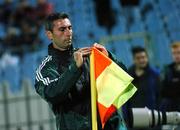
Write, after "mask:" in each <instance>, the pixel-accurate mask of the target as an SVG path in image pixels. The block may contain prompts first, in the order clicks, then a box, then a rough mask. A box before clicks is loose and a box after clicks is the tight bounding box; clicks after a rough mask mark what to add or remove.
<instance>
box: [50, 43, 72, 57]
mask: <svg viewBox="0 0 180 130" xmlns="http://www.w3.org/2000/svg"><path fill="white" fill-rule="evenodd" d="M48 54H49V55H52V56H53V57H56V58H68V57H71V56H72V54H73V46H72V45H71V47H70V48H69V49H67V50H65V51H60V50H58V49H55V48H54V47H53V44H52V43H51V44H49V46H48Z"/></svg>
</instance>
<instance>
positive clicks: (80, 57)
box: [74, 47, 91, 68]
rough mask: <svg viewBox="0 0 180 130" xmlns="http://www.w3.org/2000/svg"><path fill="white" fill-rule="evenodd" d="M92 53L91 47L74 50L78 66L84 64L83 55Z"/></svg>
mask: <svg viewBox="0 0 180 130" xmlns="http://www.w3.org/2000/svg"><path fill="white" fill-rule="evenodd" d="M90 53H91V48H90V47H84V48H80V49H79V50H77V51H76V52H74V60H75V62H76V65H77V67H78V68H79V67H81V66H82V64H83V57H84V56H87V55H89V54H90Z"/></svg>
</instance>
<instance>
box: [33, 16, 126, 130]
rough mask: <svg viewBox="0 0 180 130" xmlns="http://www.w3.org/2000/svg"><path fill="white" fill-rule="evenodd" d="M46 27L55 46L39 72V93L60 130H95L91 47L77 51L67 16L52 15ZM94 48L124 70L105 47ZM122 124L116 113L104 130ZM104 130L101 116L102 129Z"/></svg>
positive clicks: (37, 87) (37, 89)
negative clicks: (93, 121)
mask: <svg viewBox="0 0 180 130" xmlns="http://www.w3.org/2000/svg"><path fill="white" fill-rule="evenodd" d="M45 28H46V34H47V37H48V38H49V39H50V40H51V41H52V43H51V44H50V45H49V47H48V56H47V57H46V58H45V60H43V61H42V64H41V65H40V66H39V68H38V69H37V71H36V81H35V88H36V91H37V93H38V94H39V95H40V96H41V97H42V98H44V99H45V100H46V101H47V102H48V103H49V105H50V106H51V109H52V111H53V112H54V114H55V116H56V125H57V129H58V130H91V101H90V77H89V54H90V53H91V48H90V47H84V48H80V49H73V46H72V37H73V31H72V25H71V22H70V20H69V17H68V15H67V14H65V13H53V14H51V15H49V17H48V18H47V19H46V22H45ZM94 47H96V48H97V49H98V50H100V51H101V52H103V53H104V54H105V55H107V56H109V57H110V58H111V59H113V60H114V61H115V62H116V63H118V64H119V65H121V67H124V66H123V65H122V64H121V63H120V62H118V61H117V60H116V59H115V58H113V56H112V54H111V53H109V52H108V51H107V50H106V49H105V47H103V46H102V45H100V44H94ZM119 122H120V123H121V125H122V124H123V120H122V117H121V115H120V116H119V115H117V113H115V114H114V115H113V116H112V117H111V118H110V119H109V120H108V122H107V123H106V125H105V129H104V130H116V129H118V128H119V126H118V124H119ZM101 129H102V128H101V123H100V120H99V116H98V130H101Z"/></svg>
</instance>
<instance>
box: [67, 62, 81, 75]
mask: <svg viewBox="0 0 180 130" xmlns="http://www.w3.org/2000/svg"><path fill="white" fill-rule="evenodd" d="M69 71H71V72H73V73H76V74H81V72H82V71H81V67H80V68H78V67H77V66H76V62H75V61H73V62H72V63H71V65H70V66H69Z"/></svg>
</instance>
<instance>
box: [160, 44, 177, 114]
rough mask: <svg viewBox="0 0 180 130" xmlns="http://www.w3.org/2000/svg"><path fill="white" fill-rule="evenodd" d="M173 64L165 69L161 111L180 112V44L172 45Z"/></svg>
mask: <svg viewBox="0 0 180 130" xmlns="http://www.w3.org/2000/svg"><path fill="white" fill-rule="evenodd" d="M171 52H172V57H173V62H172V63H171V64H169V65H168V66H167V67H166V68H165V74H164V79H163V83H162V84H163V85H162V91H161V94H162V102H161V109H162V110H164V111H179V112H180V42H175V43H173V44H172V45H171Z"/></svg>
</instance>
